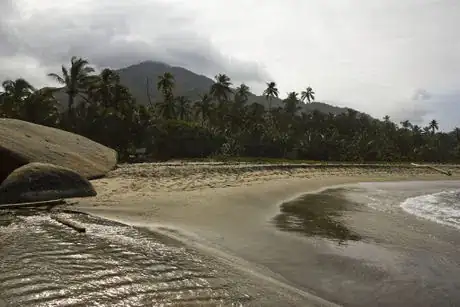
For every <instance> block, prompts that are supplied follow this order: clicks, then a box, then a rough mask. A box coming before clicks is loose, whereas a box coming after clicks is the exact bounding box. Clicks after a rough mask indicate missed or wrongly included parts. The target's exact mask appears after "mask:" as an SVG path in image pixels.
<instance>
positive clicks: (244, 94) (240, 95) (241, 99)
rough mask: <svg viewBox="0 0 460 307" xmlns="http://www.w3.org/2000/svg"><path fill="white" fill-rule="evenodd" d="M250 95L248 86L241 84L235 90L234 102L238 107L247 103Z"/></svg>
mask: <svg viewBox="0 0 460 307" xmlns="http://www.w3.org/2000/svg"><path fill="white" fill-rule="evenodd" d="M250 94H251V92H250V91H249V86H247V85H246V84H244V83H241V85H240V86H238V87H237V88H236V92H235V102H236V103H237V104H238V105H244V104H245V103H247V102H248V99H249V95H250Z"/></svg>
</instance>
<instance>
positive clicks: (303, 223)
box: [273, 189, 362, 243]
mask: <svg viewBox="0 0 460 307" xmlns="http://www.w3.org/2000/svg"><path fill="white" fill-rule="evenodd" d="M343 192H344V190H343V189H329V190H326V191H323V192H320V193H317V194H306V195H304V196H302V197H299V198H297V199H294V200H291V201H288V202H285V203H283V204H282V205H281V213H280V214H278V215H277V216H275V217H274V219H273V223H274V224H275V225H276V227H277V228H279V229H280V230H283V231H290V232H297V233H302V234H304V235H307V236H321V237H325V238H328V239H332V240H337V241H338V242H339V243H345V242H346V241H347V240H352V241H359V240H361V239H362V238H361V236H360V235H359V234H357V233H355V232H353V231H351V230H350V229H348V228H347V226H346V225H345V223H344V222H343V221H342V216H343V214H344V213H345V212H346V211H348V210H350V207H351V206H356V204H355V203H353V202H351V201H349V200H347V199H346V198H345V197H343V195H342V194H343Z"/></svg>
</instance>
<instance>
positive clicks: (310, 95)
mask: <svg viewBox="0 0 460 307" xmlns="http://www.w3.org/2000/svg"><path fill="white" fill-rule="evenodd" d="M305 99H306V100H308V103H311V102H312V101H313V100H315V92H313V89H312V88H311V87H310V86H309V87H307V88H306V89H305V91H302V93H301V96H300V100H301V101H302V102H305Z"/></svg>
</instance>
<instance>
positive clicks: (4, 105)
mask: <svg viewBox="0 0 460 307" xmlns="http://www.w3.org/2000/svg"><path fill="white" fill-rule="evenodd" d="M2 87H3V92H2V93H0V102H1V105H0V111H1V112H0V113H3V115H4V116H7V117H18V116H19V109H20V108H21V106H22V104H23V103H24V102H25V101H26V99H27V98H29V97H30V96H31V95H32V94H33V93H34V92H35V88H34V87H33V86H32V85H31V84H30V83H29V82H27V81H26V80H25V79H22V78H19V79H16V80H6V81H4V82H3V83H2Z"/></svg>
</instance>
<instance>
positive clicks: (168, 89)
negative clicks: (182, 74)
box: [157, 72, 176, 119]
mask: <svg viewBox="0 0 460 307" xmlns="http://www.w3.org/2000/svg"><path fill="white" fill-rule="evenodd" d="M174 87H175V79H174V76H173V75H172V74H171V73H170V72H165V73H164V74H163V75H161V76H159V77H158V83H157V89H158V91H160V92H161V93H163V101H162V102H160V103H158V104H157V109H158V112H159V115H160V117H163V118H165V119H173V118H176V106H175V105H174V96H173V89H174Z"/></svg>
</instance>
